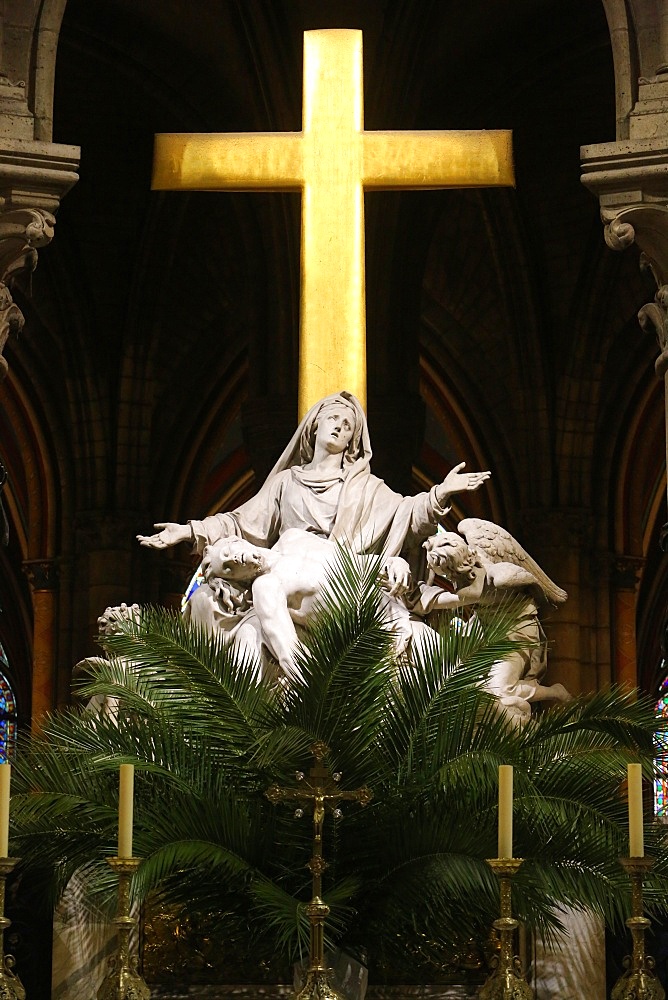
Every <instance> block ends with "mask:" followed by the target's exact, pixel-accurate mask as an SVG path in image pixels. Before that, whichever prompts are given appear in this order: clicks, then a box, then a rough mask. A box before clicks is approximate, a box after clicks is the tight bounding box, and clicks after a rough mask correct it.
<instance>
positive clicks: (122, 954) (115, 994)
mask: <svg viewBox="0 0 668 1000" xmlns="http://www.w3.org/2000/svg"><path fill="white" fill-rule="evenodd" d="M107 863H108V864H109V865H111V867H112V868H113V870H114V871H115V872H116V874H117V875H118V903H117V907H116V917H115V919H114V923H115V924H116V927H117V928H118V947H117V950H116V954H115V955H114V956H112V957H111V958H110V959H109V965H110V972H109V974H108V975H107V977H106V979H105V980H104V982H103V983H102V985H101V986H100V988H99V990H98V991H97V1000H149V997H150V995H151V991H150V990H149V988H148V986H147V985H146V983H145V982H144V980H143V979H142V977H141V976H140V975H139V970H138V969H137V958H135V957H134V956H132V957H131V956H130V933H131V931H132V928H133V927H134V926H135V924H136V923H137V921H136V919H135V918H134V917H131V916H130V882H131V881H132V876H133V875H134V874H135V872H136V871H137V869H138V868H139V865H140V864H141V858H107ZM0 996H1V994H0Z"/></svg>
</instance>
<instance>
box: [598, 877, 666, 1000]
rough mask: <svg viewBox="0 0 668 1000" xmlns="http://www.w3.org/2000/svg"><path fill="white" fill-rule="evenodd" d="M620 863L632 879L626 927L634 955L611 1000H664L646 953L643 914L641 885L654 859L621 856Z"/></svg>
mask: <svg viewBox="0 0 668 1000" xmlns="http://www.w3.org/2000/svg"><path fill="white" fill-rule="evenodd" d="M619 863H620V865H621V866H622V867H623V868H624V870H625V871H626V872H627V874H628V876H629V878H630V879H631V916H630V917H629V919H628V920H627V921H626V926H627V927H628V928H629V930H630V931H631V938H632V941H633V954H632V955H627V956H626V958H625V959H624V967H625V969H626V971H625V972H623V973H622V974H621V976H620V977H619V979H618V980H617V982H616V983H615V985H614V987H613V989H612V993H611V994H610V997H611V1000H665V996H666V994H665V991H664V989H663V986H662V985H661V983H660V982H659V980H658V979H657V977H656V973H655V972H654V968H655V965H656V963H655V961H654V959H653V958H651V957H650V956H649V955H646V954H645V931H647V930H648V929H649V926H650V921H649V920H648V919H647V917H645V916H644V915H643V901H642V884H643V878H644V877H645V875H646V874H647V873H648V872H649V870H650V868H651V867H652V865H653V864H654V860H653V859H652V858H620V859H619Z"/></svg>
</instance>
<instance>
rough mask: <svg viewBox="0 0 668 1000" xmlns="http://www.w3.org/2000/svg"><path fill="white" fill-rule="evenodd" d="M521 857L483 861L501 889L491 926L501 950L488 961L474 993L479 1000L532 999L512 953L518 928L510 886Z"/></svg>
mask: <svg viewBox="0 0 668 1000" xmlns="http://www.w3.org/2000/svg"><path fill="white" fill-rule="evenodd" d="M522 862H523V859H522V858H491V859H489V860H488V861H487V864H488V865H489V866H490V868H491V869H492V871H493V872H494V874H495V875H496V877H497V878H498V879H499V883H500V889H501V906H500V911H501V916H500V917H499V919H498V920H495V921H494V924H493V925H492V926H493V927H494V928H495V929H496V930H497V931H498V932H499V934H500V936H501V948H500V951H499V954H498V955H495V956H494V958H493V959H492V971H491V973H490V975H489V976H488V977H487V979H486V980H485V983H484V985H483V986H482V987H481V989H480V993H479V994H478V995H479V997H480V1000H524V998H526V1000H532V998H533V990H532V989H531V987H530V986H529V984H528V982H527V981H526V978H525V974H524V970H523V968H522V963H521V961H520V958H519V956H518V955H516V954H515V948H514V945H513V938H514V935H515V931H516V930H517V928H518V927H519V922H518V921H517V920H515V919H514V917H513V915H512V909H511V892H510V883H511V879H512V878H513V876H514V875H516V874H517V872H518V870H519V868H520V866H521V864H522Z"/></svg>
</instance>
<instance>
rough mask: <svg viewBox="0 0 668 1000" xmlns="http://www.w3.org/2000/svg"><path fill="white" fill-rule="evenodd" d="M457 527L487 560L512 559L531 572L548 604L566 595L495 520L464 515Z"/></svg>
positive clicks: (467, 541) (473, 547) (559, 602)
mask: <svg viewBox="0 0 668 1000" xmlns="http://www.w3.org/2000/svg"><path fill="white" fill-rule="evenodd" d="M457 530H458V531H459V533H460V535H463V536H464V538H465V539H466V544H467V545H468V546H470V548H472V549H478V550H479V551H480V553H481V554H482V555H483V556H485V557H486V558H487V559H489V561H490V562H495V563H498V562H509V563H513V564H514V565H515V566H521V568H522V569H524V570H526V571H527V573H531V575H532V576H533V578H534V580H535V581H536V587H537V589H538V591H539V592H540V594H541V595H542V597H543V600H545V601H548V602H549V603H550V604H563V602H564V601H565V600H566V598H567V597H568V594H567V593H566V591H565V590H562V589H561V587H557V585H556V583H554V581H553V580H550V578H549V576H548V575H547V573H544V572H543V570H542V569H541V568H540V566H539V565H538V563H537V562H536V561H535V559H532V558H531V556H530V555H529V553H528V552H527V551H526V550H525V549H523V548H522V546H521V545H520V543H519V542H518V541H517V539H515V538H513V536H512V535H511V534H510V532H509V531H506V529H505V528H502V527H501V526H500V525H499V524H494V522H493V521H484V520H483V519H482V518H480V517H467V518H465V519H464V520H463V521H460V522H459V524H458V525H457Z"/></svg>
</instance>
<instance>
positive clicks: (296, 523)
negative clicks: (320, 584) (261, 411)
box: [137, 391, 490, 630]
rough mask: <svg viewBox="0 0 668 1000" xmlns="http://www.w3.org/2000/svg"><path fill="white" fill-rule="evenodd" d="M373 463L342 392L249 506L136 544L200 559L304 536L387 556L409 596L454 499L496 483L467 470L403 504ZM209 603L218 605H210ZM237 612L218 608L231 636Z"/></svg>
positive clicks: (316, 414)
mask: <svg viewBox="0 0 668 1000" xmlns="http://www.w3.org/2000/svg"><path fill="white" fill-rule="evenodd" d="M370 462H371V442H370V439H369V430H368V427H367V421H366V416H365V414H364V410H363V409H362V406H361V404H360V402H359V400H358V399H357V398H356V397H355V396H353V395H352V394H351V393H349V392H346V391H343V392H339V393H336V394H334V395H332V396H327V397H325V399H321V400H320V401H319V402H318V403H316V404H315V405H314V406H313V407H311V409H310V410H309V412H308V413H307V414H306V416H305V417H304V418H303V420H302V421H301V423H300V424H299V426H298V427H297V430H296V431H295V433H294V435H293V436H292V438H291V440H290V442H289V443H288V446H287V448H286V449H285V451H284V452H283V454H282V455H281V456H280V458H279V459H278V461H277V463H276V465H275V466H274V468H273V469H272V470H271V472H270V473H269V475H268V476H267V479H266V480H265V482H264V484H263V485H262V487H261V488H260V490H259V491H258V492H257V494H256V495H255V496H254V497H252V498H251V499H250V500H247V501H246V502H245V503H243V504H241V505H240V506H239V507H237V508H236V509H235V510H231V511H226V512H224V513H221V514H214V515H212V516H210V517H205V518H204V519H203V520H191V521H189V522H188V523H187V524H175V523H171V522H169V523H159V524H156V525H155V528H156V529H158V530H157V531H156V533H155V534H153V535H138V536H137V537H138V539H139V541H140V543H141V544H142V545H145V546H148V547H149V548H166V547H168V546H171V545H176V544H178V543H179V542H184V541H191V542H192V543H193V544H194V546H195V549H196V550H197V552H199V553H200V554H201V553H202V551H203V550H204V547H205V546H206V545H213V544H215V543H216V542H218V541H220V540H221V539H223V538H227V537H229V536H237V537H241V538H245V539H246V540H247V541H249V542H251V543H252V544H254V545H261V546H265V547H268V548H271V547H272V546H273V545H274V544H275V543H276V541H277V540H278V539H279V538H280V536H281V535H282V534H283V532H285V531H287V530H288V529H291V528H298V529H300V530H302V531H306V532H309V533H312V534H315V535H317V536H319V537H321V538H329V539H332V540H334V541H337V542H339V543H341V544H342V545H344V546H347V547H349V548H351V549H352V550H353V551H354V552H357V553H359V554H367V553H381V552H382V553H383V556H384V560H385V574H386V576H387V578H388V580H389V584H390V586H393V587H394V589H395V592H396V591H399V590H401V589H405V588H407V587H408V585H409V579H408V576H409V574H408V567H410V568H411V569H412V570H413V572H414V573H415V572H416V571H417V569H418V566H419V557H420V554H421V546H422V543H423V542H424V540H425V539H426V538H428V537H429V536H430V535H433V534H434V533H435V531H436V530H437V526H438V524H439V523H440V522H441V521H442V519H443V518H444V517H445V515H446V514H447V513H448V511H449V509H450V508H449V507H448V500H449V498H450V497H451V496H452V495H453V494H455V493H460V492H463V491H468V490H476V489H478V487H479V486H481V485H482V483H484V482H485V480H486V479H488V478H489V475H490V473H489V472H471V473H465V472H463V471H462V469H463V468H464V463H460V465H458V466H456V467H455V468H454V469H452V470H451V472H449V473H448V475H447V476H446V478H445V480H444V481H443V482H442V483H440V484H438V485H436V486H433V487H432V488H431V489H430V490H429V491H428V492H425V493H418V494H417V495H416V496H411V497H403V496H401V494H399V493H395V492H394V491H393V490H391V489H390V488H389V486H387V485H386V484H385V483H384V482H383V480H382V479H379V478H378V477H377V476H374V475H373V473H372V472H371V469H370ZM203 597H204V594H202V595H200V597H199V598H198V601H199V602H200V603H201V602H202V598H203ZM208 599H209V600H210V601H211V600H213V598H212V597H211V595H208ZM218 603H219V604H220V603H221V602H220V599H218ZM232 603H233V604H234V605H235V607H234V608H233V607H231V606H230V595H229V593H227V596H226V599H225V600H224V605H225V606H224V607H223V606H221V607H219V608H218V619H219V620H217V622H216V624H217V625H222V627H223V628H225V629H226V630H229V627H230V625H231V624H232V622H226V623H225V624H224V623H223V621H222V620H220V615H221V614H222V615H223V618H225V619H226V618H227V617H228V615H229V614H230V613H233V614H234V616H235V617H236V620H237V622H239V621H240V620H241V617H242V612H243V611H244V602H243V600H241V601H239V600H233V601H232ZM245 607H246V608H248V607H249V604H248V603H246V604H245ZM203 617H204V618H206V617H207V616H206V615H204V616H203ZM215 617H216V613H215V609H214V618H215ZM210 623H211V624H214V622H213V621H211V622H210Z"/></svg>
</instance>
